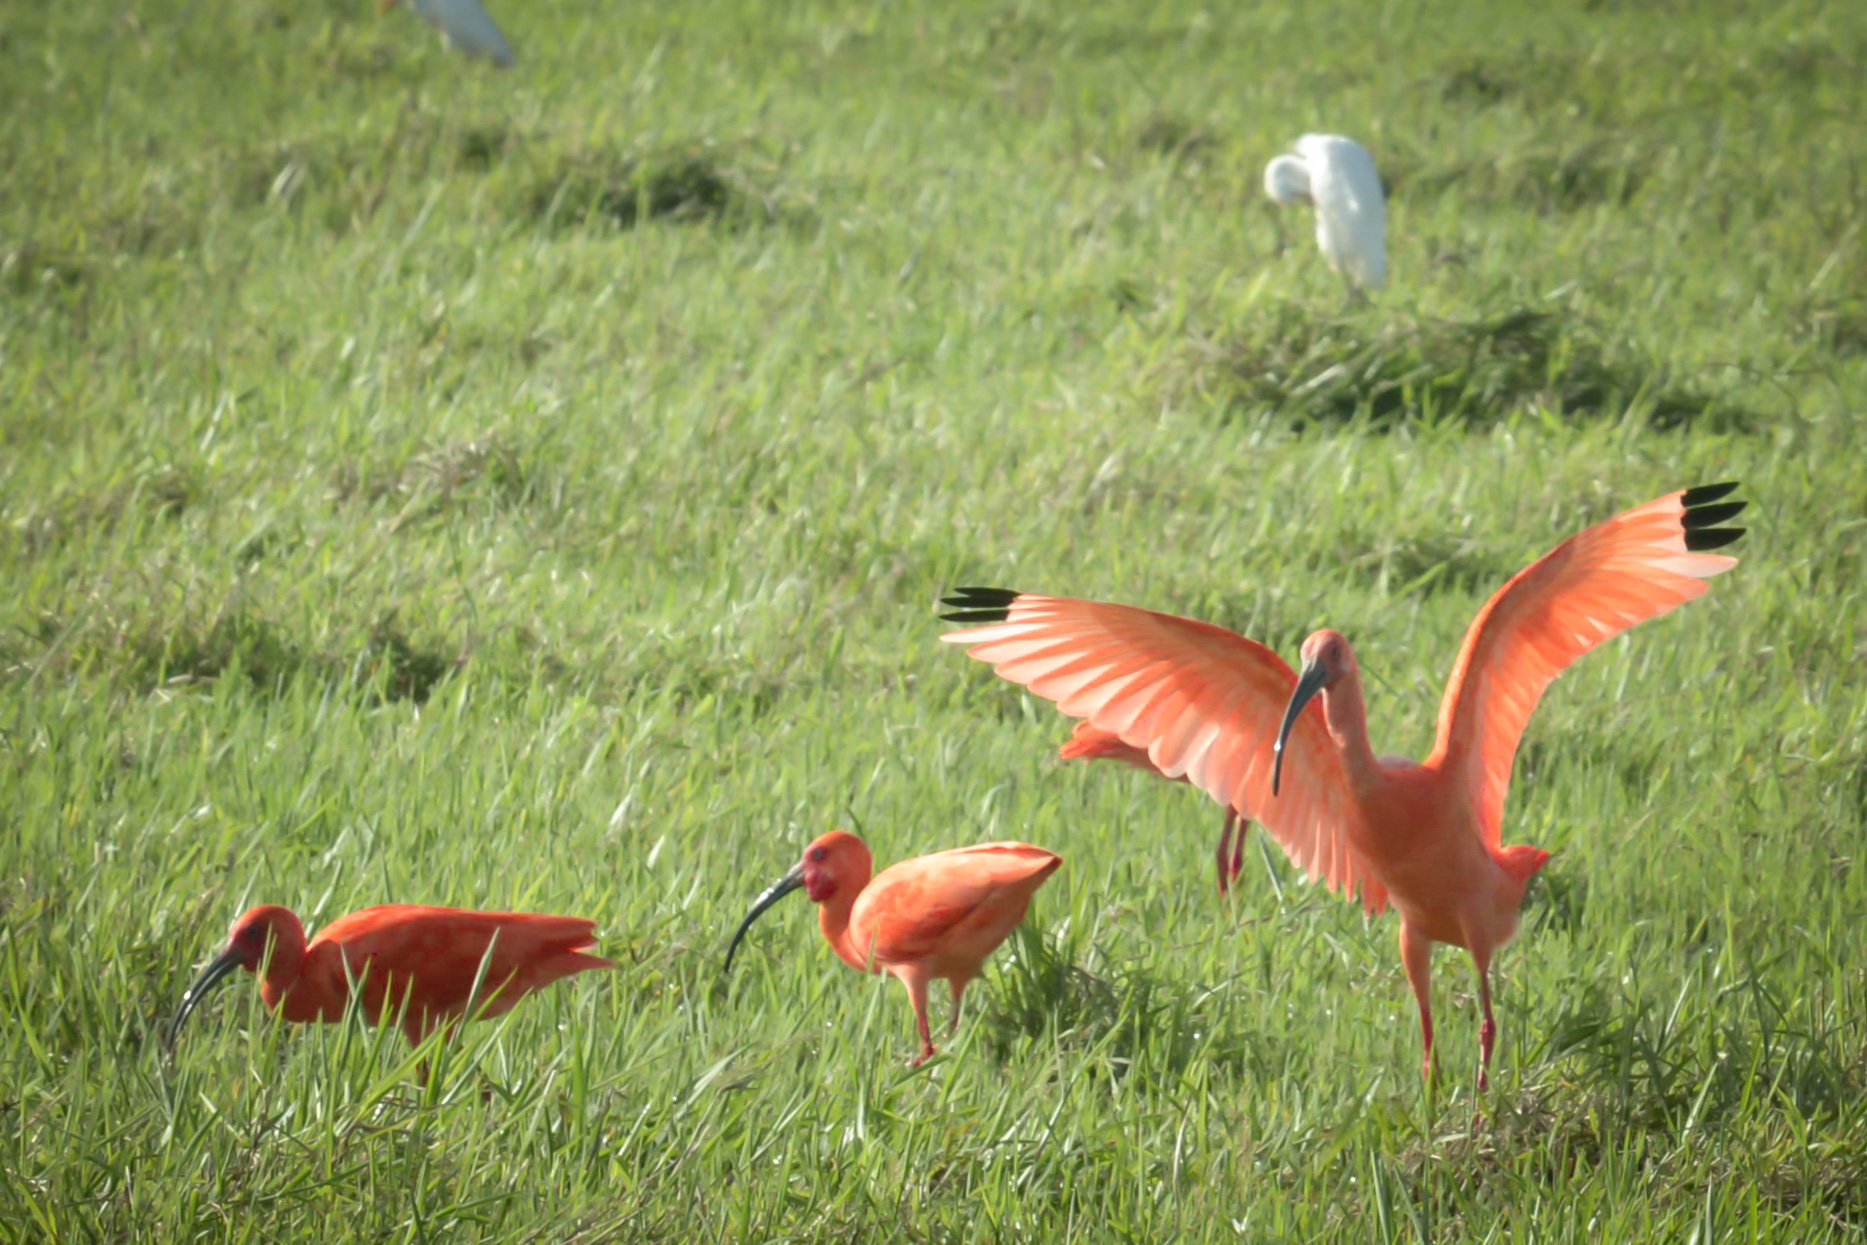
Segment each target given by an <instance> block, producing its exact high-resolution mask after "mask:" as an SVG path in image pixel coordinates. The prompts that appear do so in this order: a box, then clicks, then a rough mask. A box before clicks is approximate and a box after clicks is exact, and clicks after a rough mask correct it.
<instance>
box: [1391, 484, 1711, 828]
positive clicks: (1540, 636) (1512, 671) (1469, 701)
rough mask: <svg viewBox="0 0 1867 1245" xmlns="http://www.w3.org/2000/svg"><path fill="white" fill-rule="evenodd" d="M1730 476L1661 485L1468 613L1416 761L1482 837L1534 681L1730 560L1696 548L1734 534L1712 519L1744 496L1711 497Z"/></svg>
mask: <svg viewBox="0 0 1867 1245" xmlns="http://www.w3.org/2000/svg"><path fill="white" fill-rule="evenodd" d="M1736 487H1737V486H1736V485H1735V484H1711V485H1706V486H1704V487H1702V488H1693V489H1682V490H1680V491H1679V492H1676V493H1668V494H1667V495H1666V496H1664V497H1662V498H1659V499H1658V500H1657V501H1651V502H1648V503H1647V504H1646V505H1644V506H1637V507H1635V508H1634V509H1632V510H1629V511H1626V512H1625V513H1622V514H1619V515H1616V516H1615V517H1614V518H1612V519H1609V520H1607V521H1606V522H1603V523H1599V524H1596V525H1595V526H1594V527H1591V528H1589V529H1588V530H1587V531H1584V532H1580V533H1577V534H1576V535H1574V536H1571V537H1570V538H1569V539H1568V540H1565V541H1563V542H1562V543H1561V544H1560V545H1557V546H1556V547H1555V548H1554V549H1552V550H1550V551H1549V552H1548V553H1546V554H1544V555H1543V556H1542V557H1541V558H1539V559H1537V560H1536V561H1535V562H1533V563H1531V564H1530V565H1529V566H1528V567H1526V568H1524V569H1523V570H1522V571H1520V572H1518V574H1517V575H1516V577H1515V578H1513V579H1512V580H1511V581H1510V582H1509V583H1507V584H1505V585H1504V586H1503V587H1502V588H1500V589H1498V591H1497V594H1496V595H1495V596H1493V597H1492V598H1491V600H1490V601H1489V602H1488V603H1486V605H1485V607H1484V609H1482V610H1480V611H1479V612H1478V617H1477V618H1475V619H1473V620H1472V625H1471V628H1470V629H1469V630H1468V631H1467V632H1466V633H1465V643H1464V645H1463V647H1461V648H1460V649H1459V657H1458V661H1457V662H1456V663H1454V665H1453V667H1452V677H1451V679H1450V680H1448V682H1447V684H1446V695H1445V700H1444V701H1443V702H1442V703H1441V705H1440V709H1439V737H1438V741H1437V743H1436V744H1435V746H1434V748H1433V754H1432V756H1431V758H1430V759H1428V761H1427V762H1426V764H1427V766H1428V767H1429V768H1436V769H1441V770H1446V771H1451V772H1452V773H1453V774H1454V775H1455V781H1456V782H1458V783H1459V784H1460V785H1461V786H1463V787H1464V789H1465V791H1466V792H1467V794H1468V795H1469V797H1470V799H1471V801H1472V807H1473V809H1474V811H1475V813H1476V816H1477V820H1478V828H1479V833H1480V835H1481V836H1482V837H1483V839H1484V841H1485V842H1486V843H1487V844H1489V845H1490V846H1491V847H1496V846H1497V845H1498V841H1499V825H1500V822H1501V820H1502V817H1503V813H1504V796H1505V793H1506V792H1507V791H1508V790H1509V788H1510V773H1511V766H1512V764H1513V762H1514V761H1515V759H1516V756H1517V744H1518V742H1519V741H1520V740H1521V739H1522V738H1523V730H1524V726H1525V725H1526V724H1527V723H1528V722H1529V720H1530V715H1531V713H1533V712H1535V710H1536V705H1537V701H1538V700H1540V699H1541V698H1542V695H1543V689H1544V688H1546V687H1548V686H1549V684H1550V681H1551V680H1553V679H1554V678H1555V677H1556V676H1557V675H1558V674H1561V673H1562V671H1563V669H1564V667H1566V666H1568V664H1569V663H1570V662H1572V661H1574V660H1575V659H1576V658H1578V657H1580V656H1581V655H1582V654H1583V653H1586V652H1587V651H1588V650H1590V649H1592V648H1594V647H1595V646H1596V645H1598V644H1601V643H1603V642H1604V641H1607V640H1610V639H1613V638H1614V637H1615V636H1617V635H1620V634H1621V633H1622V632H1623V631H1626V630H1627V629H1628V628H1630V627H1632V626H1634V625H1636V624H1637V623H1642V622H1645V621H1646V620H1647V619H1649V618H1657V617H1658V616H1659V615H1661V614H1664V613H1667V612H1668V611H1670V610H1673V609H1676V608H1678V607H1679V606H1681V605H1683V604H1685V603H1686V602H1687V601H1690V600H1691V599H1692V598H1694V597H1696V596H1698V595H1699V594H1700V593H1702V592H1704V591H1705V589H1706V583H1705V581H1706V580H1707V579H1709V578H1711V577H1712V576H1713V575H1718V574H1722V573H1723V572H1725V571H1728V570H1730V569H1731V568H1732V567H1733V566H1736V565H1737V559H1736V558H1732V557H1726V556H1724V555H1722V554H1714V553H1710V552H1706V551H1707V550H1711V549H1718V548H1722V547H1723V546H1725V545H1728V544H1730V543H1731V542H1732V541H1734V540H1736V539H1737V538H1738V537H1739V536H1741V535H1743V532H1744V529H1742V528H1726V527H1719V526H1717V525H1718V524H1721V523H1723V522H1724V521H1725V520H1727V519H1729V518H1731V517H1733V516H1734V515H1736V514H1737V513H1738V512H1739V511H1741V510H1742V509H1743V508H1744V506H1745V505H1746V504H1747V503H1745V502H1741V501H1739V502H1724V503H1722V504H1714V503H1718V502H1719V499H1720V498H1723V497H1724V496H1726V495H1727V494H1729V493H1730V492H1731V491H1732V490H1733V489H1735V488H1736Z"/></svg>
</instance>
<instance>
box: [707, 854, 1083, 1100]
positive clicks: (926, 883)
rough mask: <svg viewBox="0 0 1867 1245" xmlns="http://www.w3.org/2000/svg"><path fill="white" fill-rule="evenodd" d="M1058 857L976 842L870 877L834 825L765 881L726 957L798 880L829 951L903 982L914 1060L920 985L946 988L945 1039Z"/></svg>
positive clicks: (927, 1051) (924, 1051)
mask: <svg viewBox="0 0 1867 1245" xmlns="http://www.w3.org/2000/svg"><path fill="white" fill-rule="evenodd" d="M1062 863H1063V859H1062V857H1060V856H1057V855H1055V854H1054V853H1051V852H1047V851H1045V850H1044V849H1043V848H1041V847H1032V846H1031V845H1030V844H1029V843H981V844H979V845H978V846H977V847H956V848H954V849H953V850H951V851H946V852H935V853H933V854H932V855H931V856H917V857H915V858H914V859H912V860H904V861H901V862H900V863H899V864H895V865H890V866H889V867H888V868H886V869H884V870H882V871H881V872H880V873H879V874H876V875H875V876H874V877H873V878H871V877H870V876H869V874H870V872H871V870H872V869H873V868H874V862H873V860H872V858H871V857H870V856H869V849H868V846H867V845H866V844H864V843H863V841H862V840H861V839H859V838H857V837H856V836H855V835H853V834H849V833H846V832H844V831H842V830H832V831H830V833H828V834H826V835H823V836H822V837H821V838H818V839H817V840H815V841H814V842H812V843H811V845H810V846H809V847H807V848H805V849H804V856H803V859H802V860H800V861H798V862H797V864H796V865H794V866H792V867H791V869H790V871H789V872H787V873H786V874H785V875H784V876H783V877H781V878H779V879H778V880H777V881H776V882H773V883H772V884H771V885H770V886H768V887H766V888H765V891H764V893H762V894H761V895H759V897H758V898H757V899H756V900H754V901H753V904H752V910H751V911H750V912H747V913H746V916H745V920H743V921H741V922H740V923H739V928H738V929H737V930H736V931H735V932H734V933H733V940H732V942H731V943H730V944H729V945H728V946H727V948H726V965H725V967H724V968H722V969H721V970H720V971H721V973H722V975H723V974H725V973H728V972H731V971H732V966H733V955H734V953H736V952H737V951H738V950H739V941H740V939H742V938H744V937H745V934H746V931H747V930H748V929H751V928H752V922H754V921H756V920H758V918H759V916H760V915H761V914H762V913H764V911H765V910H766V909H767V908H769V907H771V906H772V905H773V904H775V903H777V902H778V901H779V900H780V899H783V898H784V897H785V896H786V895H788V894H790V893H791V892H792V891H794V890H797V889H798V888H799V887H802V888H803V890H804V892H805V893H806V894H807V895H809V896H810V901H811V902H812V903H814V904H818V905H820V906H819V908H818V910H817V919H818V922H819V924H821V925H822V927H823V936H824V938H825V940H827V941H828V942H829V944H830V949H831V950H833V951H835V952H836V954H837V955H839V956H841V957H842V959H843V962H844V963H845V964H847V965H849V966H850V967H851V968H853V969H855V970H857V971H858V972H869V973H880V972H888V973H892V974H894V977H895V979H896V980H897V981H899V982H900V983H901V984H902V985H903V986H906V987H907V991H908V1002H909V1003H910V1004H911V1005H912V1006H913V1008H914V1024H915V1026H916V1028H918V1029H919V1031H920V1039H921V1051H920V1054H919V1055H916V1056H915V1057H914V1058H913V1059H911V1060H909V1061H908V1066H909V1067H915V1068H918V1067H919V1066H920V1065H921V1064H923V1063H925V1062H926V1061H927V1060H928V1059H929V1058H931V1057H932V1056H933V1054H934V1044H933V1037H932V1035H931V1034H930V1033H929V1031H928V1028H927V983H928V982H930V981H939V980H941V979H942V978H944V979H945V980H946V983H947V988H948V989H949V990H951V991H952V994H953V1019H952V1023H951V1024H950V1025H949V1026H948V1027H947V1037H948V1039H949V1040H950V1039H951V1038H952V1036H953V1034H954V1033H955V1032H956V1031H957V1030H958V1029H959V1016H960V997H961V995H963V994H964V993H965V991H966V984H967V983H968V982H970V981H971V980H972V979H973V978H974V977H977V976H978V975H979V970H980V969H982V968H983V967H985V960H986V957H987V956H989V955H991V954H992V952H993V951H995V950H996V949H997V948H998V944H999V943H1001V942H1003V941H1005V939H1006V937H1007V936H1008V935H1010V933H1011V931H1012V930H1013V929H1015V928H1017V925H1018V922H1019V921H1022V920H1023V919H1024V914H1025V911H1026V910H1027V909H1029V907H1030V906H1031V896H1032V895H1034V894H1035V893H1036V892H1037V888H1038V887H1040V886H1042V885H1043V884H1044V879H1045V878H1047V877H1049V876H1050V875H1051V874H1053V873H1055V872H1056V871H1057V866H1059V865H1061V864H1062Z"/></svg>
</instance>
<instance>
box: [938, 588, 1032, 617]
mask: <svg viewBox="0 0 1867 1245" xmlns="http://www.w3.org/2000/svg"><path fill="white" fill-rule="evenodd" d="M1019 595H1020V594H1019V593H1018V592H1017V590H1016V589H1013V588H957V589H955V590H954V592H953V595H952V596H950V597H941V598H940V604H942V605H950V606H952V607H953V608H952V609H951V610H950V611H948V612H947V613H944V614H942V615H940V617H941V618H943V619H945V620H946V621H947V622H957V623H990V622H1004V621H1005V618H1006V616H1007V615H1008V614H1009V613H1010V612H1011V603H1012V602H1013V601H1016V600H1017V599H1018V597H1019Z"/></svg>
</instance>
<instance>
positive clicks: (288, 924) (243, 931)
mask: <svg viewBox="0 0 1867 1245" xmlns="http://www.w3.org/2000/svg"><path fill="white" fill-rule="evenodd" d="M595 930H596V922H594V921H586V920H584V919H583V918H582V917H574V916H542V915H539V914H538V913H535V912H472V911H468V910H466V909H463V908H426V907H419V906H416V905H413V904H386V905H384V906H382V907H377V908H365V909H363V910H362V911H361V912H352V913H351V914H350V915H349V916H345V917H339V918H338V919H337V920H335V921H332V922H331V923H330V924H329V925H326V926H325V927H324V928H323V929H321V930H319V931H318V936H317V937H316V938H314V939H312V940H311V944H310V946H306V945H305V927H304V924H303V923H302V922H300V921H299V919H298V916H297V914H296V913H294V912H293V911H292V910H291V909H290V908H281V907H279V906H277V905H275V904H268V905H266V906H264V907H259V908H254V909H253V910H252V911H251V912H248V913H247V914H246V915H245V916H243V917H241V918H240V919H239V920H237V921H235V922H234V923H233V932H232V933H231V934H230V935H229V936H228V939H227V947H226V950H224V951H222V952H221V953H220V954H219V955H217V956H215V957H214V958H213V959H212V960H210V961H208V965H207V967H206V968H204V969H203V970H202V971H201V975H200V976H199V977H197V978H196V979H195V982H194V984H193V985H191V986H189V987H188V992H187V993H186V994H184V995H182V1002H181V1007H180V1008H178V1009H177V1010H176V1012H175V1019H174V1021H173V1022H172V1023H171V1024H170V1025H169V1030H168V1034H167V1037H166V1044H167V1045H168V1046H169V1047H171V1048H172V1047H173V1046H174V1045H175V1038H176V1035H177V1034H179V1033H180V1032H181V1027H182V1024H183V1023H184V1022H185V1021H186V1020H187V1019H188V1016H189V1013H191V1012H193V1011H194V1009H195V1008H196V1007H197V1006H199V1005H200V1002H201V1000H202V999H203V998H204V997H206V995H207V992H208V991H209V990H211V989H213V987H214V985H215V983H217V982H219V981H220V979H221V978H223V977H225V976H227V974H229V973H231V972H232V971H233V970H234V969H236V968H244V969H245V970H246V971H247V972H249V973H257V972H260V971H261V968H262V966H263V969H264V975H263V976H262V977H261V979H260V983H259V997H260V998H261V999H263V1000H265V1003H266V1006H267V1007H268V1008H270V1009H272V1010H273V1011H275V1012H277V1013H278V1014H279V1015H280V1016H282V1017H284V1018H285V1019H286V1020H289V1021H293V1022H295V1023H299V1024H309V1023H312V1022H319V1021H324V1022H328V1021H334V1020H341V1019H342V1018H343V1015H344V1009H345V1007H346V1005H347V1004H348V1003H349V1001H350V983H351V982H352V981H354V982H356V983H357V987H358V989H359V990H360V991H361V993H362V997H361V1000H360V1002H361V1010H362V1012H363V1015H364V1018H365V1019H367V1020H368V1021H369V1022H370V1023H371V1024H375V1023H376V1022H377V1020H378V1019H379V1018H380V1017H381V1015H382V1014H383V1011H384V1010H385V1008H386V1009H387V1010H388V1012H389V1014H390V1015H391V1016H394V1015H397V1014H398V1010H400V1015H401V1020H402V1031H403V1033H405V1034H406V1035H407V1036H408V1043H409V1045H410V1046H417V1045H420V1043H421V1040H422V1039H423V1038H424V1037H426V1036H427V1035H428V1034H429V1033H430V1032H432V1031H433V1030H434V1029H436V1028H438V1027H440V1026H441V1025H443V1024H446V1023H448V1022H453V1023H454V1024H456V1025H458V1024H459V1023H460V1022H461V1021H463V1020H465V1019H467V1010H468V1007H469V1004H471V1006H472V1008H473V1015H474V1016H475V1017H484V1018H490V1017H493V1016H500V1015H504V1014H505V1013H506V1012H508V1011H511V1010H512V1008H513V1007H514V1006H516V1005H517V1004H518V1001H519V1000H520V999H522V998H524V997H525V996H526V995H528V994H530V993H531V992H532V991H534V990H539V989H543V988H544V987H545V986H548V985H550V984H551V983H552V982H554V981H556V980H557V979H558V978H560V977H568V976H570V975H571V974H572V973H581V972H584V971H586V970H588V969H592V968H614V967H615V965H614V964H613V963H611V962H610V961H609V960H605V959H603V958H601V957H600V956H594V955H587V954H585V953H584V952H585V948H588V947H590V946H592V945H594V944H595V942H596V934H595ZM476 981H477V982H478V983H479V987H480V989H479V994H478V996H477V997H475V995H474V983H475V982H476Z"/></svg>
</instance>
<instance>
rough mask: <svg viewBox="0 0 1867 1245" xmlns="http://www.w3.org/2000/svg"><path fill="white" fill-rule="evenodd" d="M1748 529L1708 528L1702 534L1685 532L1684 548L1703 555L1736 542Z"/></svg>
mask: <svg viewBox="0 0 1867 1245" xmlns="http://www.w3.org/2000/svg"><path fill="white" fill-rule="evenodd" d="M1749 530H1750V529H1749V528H1747V527H1708V528H1706V529H1705V530H1704V531H1702V532H1687V533H1686V534H1685V547H1686V549H1687V550H1688V551H1689V552H1692V553H1705V552H1708V551H1709V550H1712V549H1722V548H1724V547H1725V546H1726V545H1729V544H1733V543H1735V542H1736V540H1737V538H1738V537H1739V536H1742V535H1743V534H1744V533H1745V532H1747V531H1749Z"/></svg>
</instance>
